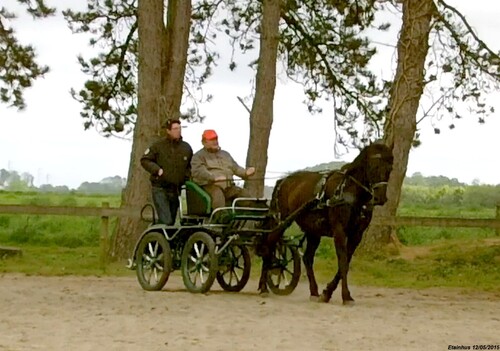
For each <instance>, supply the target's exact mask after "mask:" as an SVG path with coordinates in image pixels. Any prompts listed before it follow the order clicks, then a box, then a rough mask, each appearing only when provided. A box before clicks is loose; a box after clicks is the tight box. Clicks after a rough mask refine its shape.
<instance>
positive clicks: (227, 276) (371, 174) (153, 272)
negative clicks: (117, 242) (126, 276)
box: [131, 142, 394, 304]
mask: <svg viewBox="0 0 500 351" xmlns="http://www.w3.org/2000/svg"><path fill="white" fill-rule="evenodd" d="M393 161H394V158H393V155H392V149H391V148H390V147H388V146H387V145H385V144H383V143H380V142H375V143H372V144H370V145H368V146H366V147H365V148H363V149H362V150H361V152H360V154H359V155H358V156H357V157H356V158H355V159H354V160H353V161H352V162H351V163H348V164H346V165H344V166H343V167H342V169H341V170H334V171H331V172H327V173H325V174H321V172H309V171H299V172H295V173H292V174H290V175H288V176H286V177H284V178H282V179H280V180H278V181H277V182H276V186H275V188H274V190H273V196H272V199H271V203H270V204H269V206H262V204H263V202H264V201H265V200H263V199H250V200H253V201H254V202H253V205H254V206H246V205H245V206H243V205H242V204H243V203H244V201H247V200H249V199H236V200H235V201H234V202H233V203H232V205H231V206H229V207H224V208H220V209H215V210H214V211H211V205H210V196H209V195H208V194H207V193H206V192H205V191H204V190H203V189H201V188H200V187H199V186H197V185H196V184H195V183H192V182H187V184H186V187H185V191H186V199H187V214H186V215H184V214H182V215H181V224H180V226H178V227H174V226H170V227H169V226H163V225H152V226H150V227H149V228H148V229H147V230H146V231H145V232H144V233H143V234H142V235H141V237H140V239H139V241H138V243H137V245H136V246H135V249H134V255H133V259H132V260H131V266H132V267H136V269H137V277H138V279H139V283H140V284H141V286H142V287H143V288H144V289H146V290H159V289H161V288H162V287H163V286H164V285H165V283H166V281H167V279H168V276H169V274H170V272H171V271H172V270H174V269H180V270H181V272H182V277H183V280H184V284H185V285H186V288H187V289H188V290H189V291H191V292H206V291H208V290H209V289H210V288H211V286H212V284H213V282H214V281H215V279H217V281H218V282H219V284H220V285H221V287H222V288H223V289H224V290H227V291H240V290H241V289H243V287H244V286H245V284H246V283H247V282H248V279H249V276H250V266H251V261H250V254H249V248H254V249H258V250H260V252H259V255H260V256H262V270H261V275H260V279H259V287H258V290H259V291H260V292H261V293H267V292H268V287H269V289H270V290H271V291H272V292H274V293H276V294H280V295H287V294H290V293H291V292H292V291H293V290H294V289H295V287H296V286H297V284H298V281H299V278H300V269H301V262H300V255H299V253H298V248H299V247H300V246H301V244H302V242H303V240H302V239H304V240H305V242H306V248H305V251H304V258H303V261H304V266H305V268H306V271H307V277H308V280H309V291H310V298H311V299H313V300H318V301H322V302H328V301H329V300H330V299H331V297H332V293H333V292H334V291H335V290H336V289H337V287H338V286H339V283H341V290H342V300H343V303H344V304H352V303H353V302H354V299H353V298H352V296H351V293H350V291H349V287H348V283H347V274H348V271H349V264H350V261H351V259H352V256H353V254H354V251H355V250H356V247H357V246H358V245H359V243H360V242H361V238H362V236H363V233H364V231H365V229H366V228H367V227H368V225H369V224H370V221H371V218H372V213H373V208H374V206H380V205H383V204H384V203H385V202H386V201H387V184H388V181H389V176H390V173H391V171H392V165H393ZM181 212H182V210H181ZM294 221H295V222H296V223H297V224H298V226H299V227H300V229H301V230H302V232H303V233H304V234H303V235H302V236H301V238H293V237H291V238H290V237H287V236H285V235H284V233H285V230H286V228H288V227H289V226H290V224H291V223H292V222H294ZM249 222H253V224H250V225H249ZM323 236H328V237H332V238H333V240H334V243H335V251H336V256H337V263H338V267H337V272H336V274H335V275H334V276H333V279H332V281H331V282H330V283H328V284H327V286H326V288H325V289H324V290H323V292H322V293H321V295H320V294H319V291H318V285H317V282H316V278H315V276H314V271H313V263H314V255H315V252H316V250H317V248H318V245H319V242H320V239H321V237H323ZM299 239H300V240H299Z"/></svg>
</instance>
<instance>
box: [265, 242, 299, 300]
mask: <svg viewBox="0 0 500 351" xmlns="http://www.w3.org/2000/svg"><path fill="white" fill-rule="evenodd" d="M299 280H300V255H299V252H298V250H297V248H296V247H295V246H289V245H287V244H284V243H278V245H277V246H276V250H275V251H274V255H273V263H272V266H271V269H270V270H269V274H268V276H267V284H268V285H269V289H271V291H272V292H273V293H275V294H276V295H289V294H291V293H292V292H293V290H295V288H296V287H297V284H298V283H299Z"/></svg>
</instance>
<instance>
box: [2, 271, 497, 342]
mask: <svg viewBox="0 0 500 351" xmlns="http://www.w3.org/2000/svg"><path fill="white" fill-rule="evenodd" d="M255 288H256V282H252V281H251V282H250V283H249V284H248V286H247V288H246V289H245V290H244V291H243V292H241V293H235V294H230V293H224V292H221V291H218V290H217V289H218V286H217V284H214V288H213V289H214V291H212V292H211V293H209V294H207V295H194V294H191V293H188V292H186V291H185V290H184V287H183V285H182V281H181V278H180V277H179V276H178V275H173V276H171V277H170V280H169V282H168V283H167V286H166V290H163V291H161V292H153V293H151V292H145V291H143V290H141V288H140V287H139V284H138V283H137V281H136V280H135V277H132V276H131V277H127V278H80V277H52V278H46V277H25V276H21V275H12V274H6V275H3V276H0V296H1V299H0V350H245V351H247V350H287V351H294V350H448V345H468V346H471V349H472V345H474V344H486V345H491V344H494V345H500V297H499V296H495V295H492V294H474V295H465V294H461V293H459V292H456V291H452V290H440V289H439V290H438V289H432V290H423V291H414V290H404V289H381V288H370V287H352V289H351V292H352V294H353V297H354V298H355V299H356V300H357V303H356V305H355V306H353V307H344V306H342V305H341V301H340V296H339V293H338V292H336V293H335V294H334V297H333V299H332V301H331V302H330V303H329V304H320V303H314V302H310V301H309V299H308V293H307V287H306V285H305V281H304V280H302V281H301V283H300V285H299V287H298V288H297V289H296V291H295V292H294V293H293V294H292V295H290V296H286V297H280V296H269V297H267V298H262V297H260V296H258V295H257V294H256V292H255Z"/></svg>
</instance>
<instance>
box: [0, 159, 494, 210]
mask: <svg viewBox="0 0 500 351" xmlns="http://www.w3.org/2000/svg"><path fill="white" fill-rule="evenodd" d="M343 164H344V163H342V162H330V163H323V164H320V165H317V166H314V167H310V168H307V169H306V170H311V171H325V170H333V169H339V168H340V167H341V166H342V165H343ZM33 179H34V178H33V176H31V175H30V174H29V173H22V174H19V173H17V172H16V171H6V170H5V169H1V170H0V190H5V191H21V192H45V193H61V194H67V193H75V192H76V193H80V194H86V195H95V194H101V195H119V194H121V191H122V189H123V187H124V186H125V184H126V179H125V178H122V177H120V176H114V177H107V178H104V179H102V180H101V181H100V182H83V183H82V184H80V186H79V187H78V188H76V189H69V188H68V187H67V186H65V185H64V186H53V185H51V184H43V185H41V186H39V187H35V186H34V185H33ZM272 191H273V188H272V187H267V186H266V187H265V190H264V196H265V197H267V198H270V197H271V195H272ZM498 203H500V185H484V184H483V185H479V184H472V185H469V184H466V183H461V182H459V181H458V180H457V179H456V178H452V179H450V178H447V177H444V176H430V177H424V176H423V175H422V174H421V173H414V174H413V175H411V176H409V177H406V179H405V181H404V184H403V191H402V195H401V205H403V206H405V205H429V204H434V205H467V206H480V207H490V208H491V207H494V206H496V204H498Z"/></svg>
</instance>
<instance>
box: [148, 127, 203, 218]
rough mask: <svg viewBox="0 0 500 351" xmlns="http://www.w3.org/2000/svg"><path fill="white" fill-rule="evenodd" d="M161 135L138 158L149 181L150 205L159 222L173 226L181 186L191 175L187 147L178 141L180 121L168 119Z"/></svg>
mask: <svg viewBox="0 0 500 351" xmlns="http://www.w3.org/2000/svg"><path fill="white" fill-rule="evenodd" d="M164 127H165V128H166V131H167V135H166V137H165V138H162V139H160V140H158V141H157V142H155V143H153V144H152V145H151V146H150V147H149V148H148V149H146V151H145V152H144V155H142V157H141V165H142V167H143V168H144V169H145V170H146V171H148V172H149V173H150V174H151V176H150V181H151V188H152V195H153V204H154V206H155V208H156V212H157V213H158V219H159V223H162V224H166V225H173V224H174V223H175V217H176V216H177V211H178V209H179V194H180V189H181V186H182V185H183V184H184V182H185V181H186V180H188V179H189V177H190V175H191V158H192V156H193V150H192V149H191V146H190V145H189V144H188V143H186V142H185V141H183V140H182V136H181V122H180V120H178V119H168V120H167V121H166V122H165V124H164Z"/></svg>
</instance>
